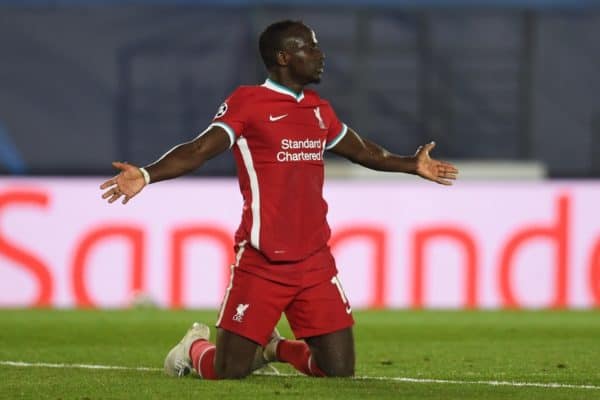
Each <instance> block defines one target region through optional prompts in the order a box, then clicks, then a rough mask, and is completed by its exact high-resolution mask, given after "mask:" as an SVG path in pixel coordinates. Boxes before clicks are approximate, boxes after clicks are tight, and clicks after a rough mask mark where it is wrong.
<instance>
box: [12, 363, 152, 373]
mask: <svg viewBox="0 0 600 400" xmlns="http://www.w3.org/2000/svg"><path fill="white" fill-rule="evenodd" d="M0 365H8V366H10V367H46V368H82V369H118V370H121V371H162V368H150V367H122V366H118V365H90V364H51V363H28V362H23V361H0Z"/></svg>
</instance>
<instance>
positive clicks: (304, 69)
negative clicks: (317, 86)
mask: <svg viewBox="0 0 600 400" xmlns="http://www.w3.org/2000/svg"><path fill="white" fill-rule="evenodd" d="M286 52H287V53H288V54H289V55H290V56H291V58H290V60H289V63H288V67H289V70H290V72H291V75H292V77H293V78H294V79H295V80H296V81H297V82H298V83H300V84H302V85H307V84H309V83H319V82H321V75H322V74H323V69H324V67H325V54H323V52H322V51H321V49H320V48H319V43H318V42H317V36H316V35H315V32H314V31H313V30H312V29H310V28H308V27H305V29H302V30H300V31H298V32H297V33H296V34H294V35H293V36H290V37H289V38H288V39H287V40H286Z"/></svg>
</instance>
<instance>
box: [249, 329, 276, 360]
mask: <svg viewBox="0 0 600 400" xmlns="http://www.w3.org/2000/svg"><path fill="white" fill-rule="evenodd" d="M281 339H283V338H282V337H281V335H280V334H279V331H278V330H277V328H275V329H274V330H273V333H271V338H270V339H269V343H267V345H266V346H265V347H260V346H259V347H257V348H256V353H255V354H254V361H253V362H252V371H256V370H257V369H261V368H263V367H265V366H266V365H267V364H269V363H270V362H271V361H277V360H275V351H276V350H277V343H279V341H280V340H281ZM267 349H270V350H269V351H268V352H267ZM267 355H268V357H267Z"/></svg>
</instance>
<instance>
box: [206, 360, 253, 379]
mask: <svg viewBox="0 0 600 400" xmlns="http://www.w3.org/2000/svg"><path fill="white" fill-rule="evenodd" d="M215 372H216V374H217V376H218V377H219V378H220V379H242V378H245V377H247V376H248V375H250V373H251V372H252V371H251V368H250V366H246V365H242V363H239V362H222V363H215Z"/></svg>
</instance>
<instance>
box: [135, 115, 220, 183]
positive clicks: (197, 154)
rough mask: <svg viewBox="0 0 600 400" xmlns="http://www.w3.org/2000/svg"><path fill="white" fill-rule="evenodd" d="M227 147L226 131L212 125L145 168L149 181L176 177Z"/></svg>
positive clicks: (193, 168) (198, 166) (198, 165)
mask: <svg viewBox="0 0 600 400" xmlns="http://www.w3.org/2000/svg"><path fill="white" fill-rule="evenodd" d="M228 147H229V137H228V136H227V133H226V132H225V131H224V130H223V129H222V128H220V127H212V128H211V129H210V130H209V131H208V132H206V133H205V134H203V135H201V136H200V137H198V138H196V139H194V140H192V141H190V142H186V143H182V144H179V145H177V146H175V147H173V148H172V149H171V150H169V151H168V152H167V153H165V154H164V155H163V156H162V157H161V158H159V159H158V160H157V161H155V162H153V163H152V164H149V165H148V166H146V167H145V169H146V170H147V171H148V174H149V175H150V182H159V181H164V180H167V179H172V178H176V177H178V176H181V175H185V174H187V173H190V172H192V171H194V170H196V169H198V168H200V166H201V165H202V164H204V162H206V161H207V160H210V159H211V158H213V157H215V156H216V155H218V154H220V153H222V152H223V151H225V150H226V149H227V148H228Z"/></svg>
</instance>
